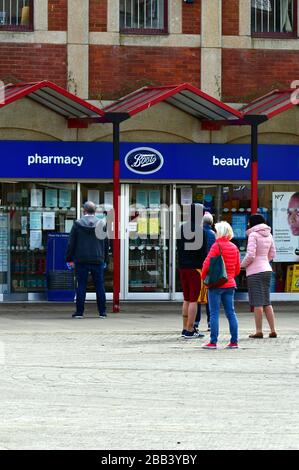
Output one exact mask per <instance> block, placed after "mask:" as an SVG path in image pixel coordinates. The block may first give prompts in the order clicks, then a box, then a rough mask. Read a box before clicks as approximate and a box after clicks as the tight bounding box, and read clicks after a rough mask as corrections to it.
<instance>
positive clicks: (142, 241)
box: [128, 185, 169, 293]
mask: <svg viewBox="0 0 299 470" xmlns="http://www.w3.org/2000/svg"><path fill="white" fill-rule="evenodd" d="M161 202H162V204H161ZM168 207H169V186H166V185H164V186H162V185H161V186H154V187H153V186H152V185H144V186H141V185H138V188H136V185H132V186H131V188H130V220H129V225H128V227H129V234H128V235H129V292H157V293H158V292H168V291H169V236H168V235H169V234H168V229H167V228H168V218H169V211H168Z"/></svg>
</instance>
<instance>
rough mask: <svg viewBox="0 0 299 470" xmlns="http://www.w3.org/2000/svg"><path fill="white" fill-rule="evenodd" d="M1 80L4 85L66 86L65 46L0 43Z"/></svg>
mask: <svg viewBox="0 0 299 470" xmlns="http://www.w3.org/2000/svg"><path fill="white" fill-rule="evenodd" d="M0 56H1V61H0V78H1V80H3V81H5V82H6V83H7V82H11V81H13V82H37V81H40V80H51V81H53V82H55V83H56V84H57V85H60V86H62V87H64V88H65V87H66V86H67V66H66V64H67V57H66V46H65V45H56V44H52V45H48V44H12V43H6V44H1V43H0Z"/></svg>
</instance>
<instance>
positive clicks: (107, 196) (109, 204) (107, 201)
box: [104, 191, 113, 211]
mask: <svg viewBox="0 0 299 470" xmlns="http://www.w3.org/2000/svg"><path fill="white" fill-rule="evenodd" d="M104 205H105V209H106V211H109V210H110V209H112V208H113V192H112V191H105V192H104Z"/></svg>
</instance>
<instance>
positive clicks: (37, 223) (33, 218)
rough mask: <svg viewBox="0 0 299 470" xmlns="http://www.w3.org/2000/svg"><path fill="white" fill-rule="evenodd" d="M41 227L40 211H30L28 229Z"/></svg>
mask: <svg viewBox="0 0 299 470" xmlns="http://www.w3.org/2000/svg"><path fill="white" fill-rule="evenodd" d="M41 228H42V213H41V212H30V229H31V230H40V229H41Z"/></svg>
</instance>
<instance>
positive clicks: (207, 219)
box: [194, 212, 216, 331]
mask: <svg viewBox="0 0 299 470" xmlns="http://www.w3.org/2000/svg"><path fill="white" fill-rule="evenodd" d="M202 223H203V229H204V232H205V234H206V236H207V245H208V252H209V251H210V248H211V246H212V245H213V243H215V240H216V235H215V232H214V230H213V228H212V227H213V223H214V220H213V216H212V214H210V212H205V213H204V215H203V218H202ZM206 313H207V324H208V331H210V309H209V304H208V301H207V303H206ZM200 320H201V304H200V303H198V304H197V314H196V318H195V322H194V328H195V329H197V328H198V326H199V323H200Z"/></svg>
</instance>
